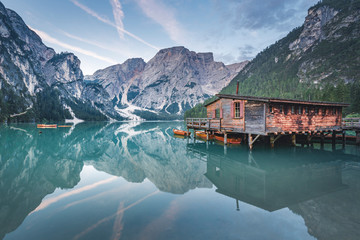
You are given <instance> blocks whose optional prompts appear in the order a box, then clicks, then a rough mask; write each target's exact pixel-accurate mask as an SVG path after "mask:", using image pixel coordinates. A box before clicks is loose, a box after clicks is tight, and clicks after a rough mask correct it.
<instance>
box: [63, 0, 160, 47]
mask: <svg viewBox="0 0 360 240" xmlns="http://www.w3.org/2000/svg"><path fill="white" fill-rule="evenodd" d="M70 1H71V2H72V3H73V4H75V5H76V6H78V7H79V8H81V9H82V10H83V11H85V12H86V13H87V14H89V15H91V16H93V17H95V18H96V19H98V20H99V21H101V22H103V23H105V24H107V25H109V26H112V27H114V28H116V29H117V30H118V31H121V32H123V33H124V34H126V35H128V36H130V37H132V38H134V39H136V40H137V41H139V42H141V43H143V44H145V45H147V46H149V47H151V48H153V49H155V50H156V51H159V50H160V48H158V47H156V46H154V45H152V44H150V43H148V42H146V41H145V40H143V39H142V38H140V37H138V36H136V35H135V34H132V33H131V32H128V31H126V30H125V29H123V28H120V27H118V26H117V25H116V24H114V23H112V22H111V21H110V20H108V19H105V18H103V17H101V16H100V15H99V14H97V13H96V12H95V11H93V10H91V9H90V8H88V7H87V6H85V5H83V4H81V3H79V2H78V1H77V0H70Z"/></svg>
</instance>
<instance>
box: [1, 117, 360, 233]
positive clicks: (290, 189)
mask: <svg viewBox="0 0 360 240" xmlns="http://www.w3.org/2000/svg"><path fill="white" fill-rule="evenodd" d="M173 128H177V129H184V122H123V123H105V122H104V123H80V124H77V125H75V126H72V127H70V128H56V129H37V128H36V125H35V124H9V125H1V126H0V239H6V240H9V239H16V240H19V239H36V240H39V239H53V240H54V239H276V240H279V239H286V240H288V239H301V240H304V239H326V240H331V239H336V240H338V239H346V240H352V239H359V237H360V147H357V146H354V145H346V146H345V148H343V147H342V145H341V144H338V145H336V147H335V149H333V148H332V146H331V144H325V146H324V147H321V146H320V144H316V143H315V144H314V145H312V146H301V145H298V146H296V147H290V146H286V145H285V146H283V145H276V146H275V148H274V149H271V148H269V147H268V146H267V145H265V144H263V145H261V144H258V145H257V144H255V145H254V149H253V150H252V151H250V150H249V149H248V146H247V145H246V144H242V145H239V146H235V145H234V146H231V145H230V146H224V145H223V144H221V143H216V142H205V141H201V140H194V139H193V138H190V139H189V138H181V137H176V136H174V134H173V132H172V129H173Z"/></svg>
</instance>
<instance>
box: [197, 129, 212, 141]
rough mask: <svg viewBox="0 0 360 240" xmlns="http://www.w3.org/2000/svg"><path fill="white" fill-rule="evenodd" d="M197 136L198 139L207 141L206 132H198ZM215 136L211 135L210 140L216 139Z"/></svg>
mask: <svg viewBox="0 0 360 240" xmlns="http://www.w3.org/2000/svg"><path fill="white" fill-rule="evenodd" d="M195 135H196V137H198V138H202V139H207V136H206V133H205V132H202V131H197V132H195ZM214 136H215V135H211V134H209V140H211V139H214Z"/></svg>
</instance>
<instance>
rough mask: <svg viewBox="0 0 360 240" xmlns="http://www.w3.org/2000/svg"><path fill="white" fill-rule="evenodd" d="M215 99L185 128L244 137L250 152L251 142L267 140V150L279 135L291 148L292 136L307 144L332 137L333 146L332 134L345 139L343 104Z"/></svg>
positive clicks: (233, 97) (359, 128)
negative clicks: (287, 139) (268, 141)
mask: <svg viewBox="0 0 360 240" xmlns="http://www.w3.org/2000/svg"><path fill="white" fill-rule="evenodd" d="M216 96H217V99H215V100H214V101H212V102H210V103H208V104H206V105H205V107H206V109H207V118H187V119H186V125H187V129H188V131H189V129H194V130H204V131H205V132H206V133H207V134H208V135H211V134H214V133H217V134H223V135H224V143H225V144H227V138H228V134H232V135H234V134H236V135H240V136H242V138H243V139H245V138H247V140H248V144H249V147H250V149H252V147H253V144H254V142H255V141H256V140H257V139H259V138H260V137H261V138H269V139H270V145H271V147H274V143H275V142H276V141H277V140H278V139H279V138H280V137H282V136H290V139H291V142H292V144H293V145H295V144H296V136H299V135H303V136H305V138H306V139H307V141H311V139H312V138H313V137H314V136H317V137H320V139H321V143H322V144H323V140H324V138H325V136H327V135H329V134H332V139H333V144H335V138H336V133H342V134H343V138H344V136H345V132H344V126H343V121H342V120H343V119H342V111H343V108H344V107H347V106H349V104H346V103H336V102H319V101H302V100H294V99H280V98H265V97H250V96H238V95H224V94H218V95H216ZM345 130H354V131H356V132H357V138H359V139H357V141H360V123H359V125H355V126H353V127H352V128H351V129H345Z"/></svg>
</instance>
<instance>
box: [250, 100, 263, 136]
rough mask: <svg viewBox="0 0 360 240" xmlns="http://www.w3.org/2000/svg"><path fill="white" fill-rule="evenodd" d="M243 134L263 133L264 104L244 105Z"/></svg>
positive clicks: (251, 103)
mask: <svg viewBox="0 0 360 240" xmlns="http://www.w3.org/2000/svg"><path fill="white" fill-rule="evenodd" d="M245 132H247V133H264V132H265V103H259V102H252V101H248V102H247V103H246V104H245Z"/></svg>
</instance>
